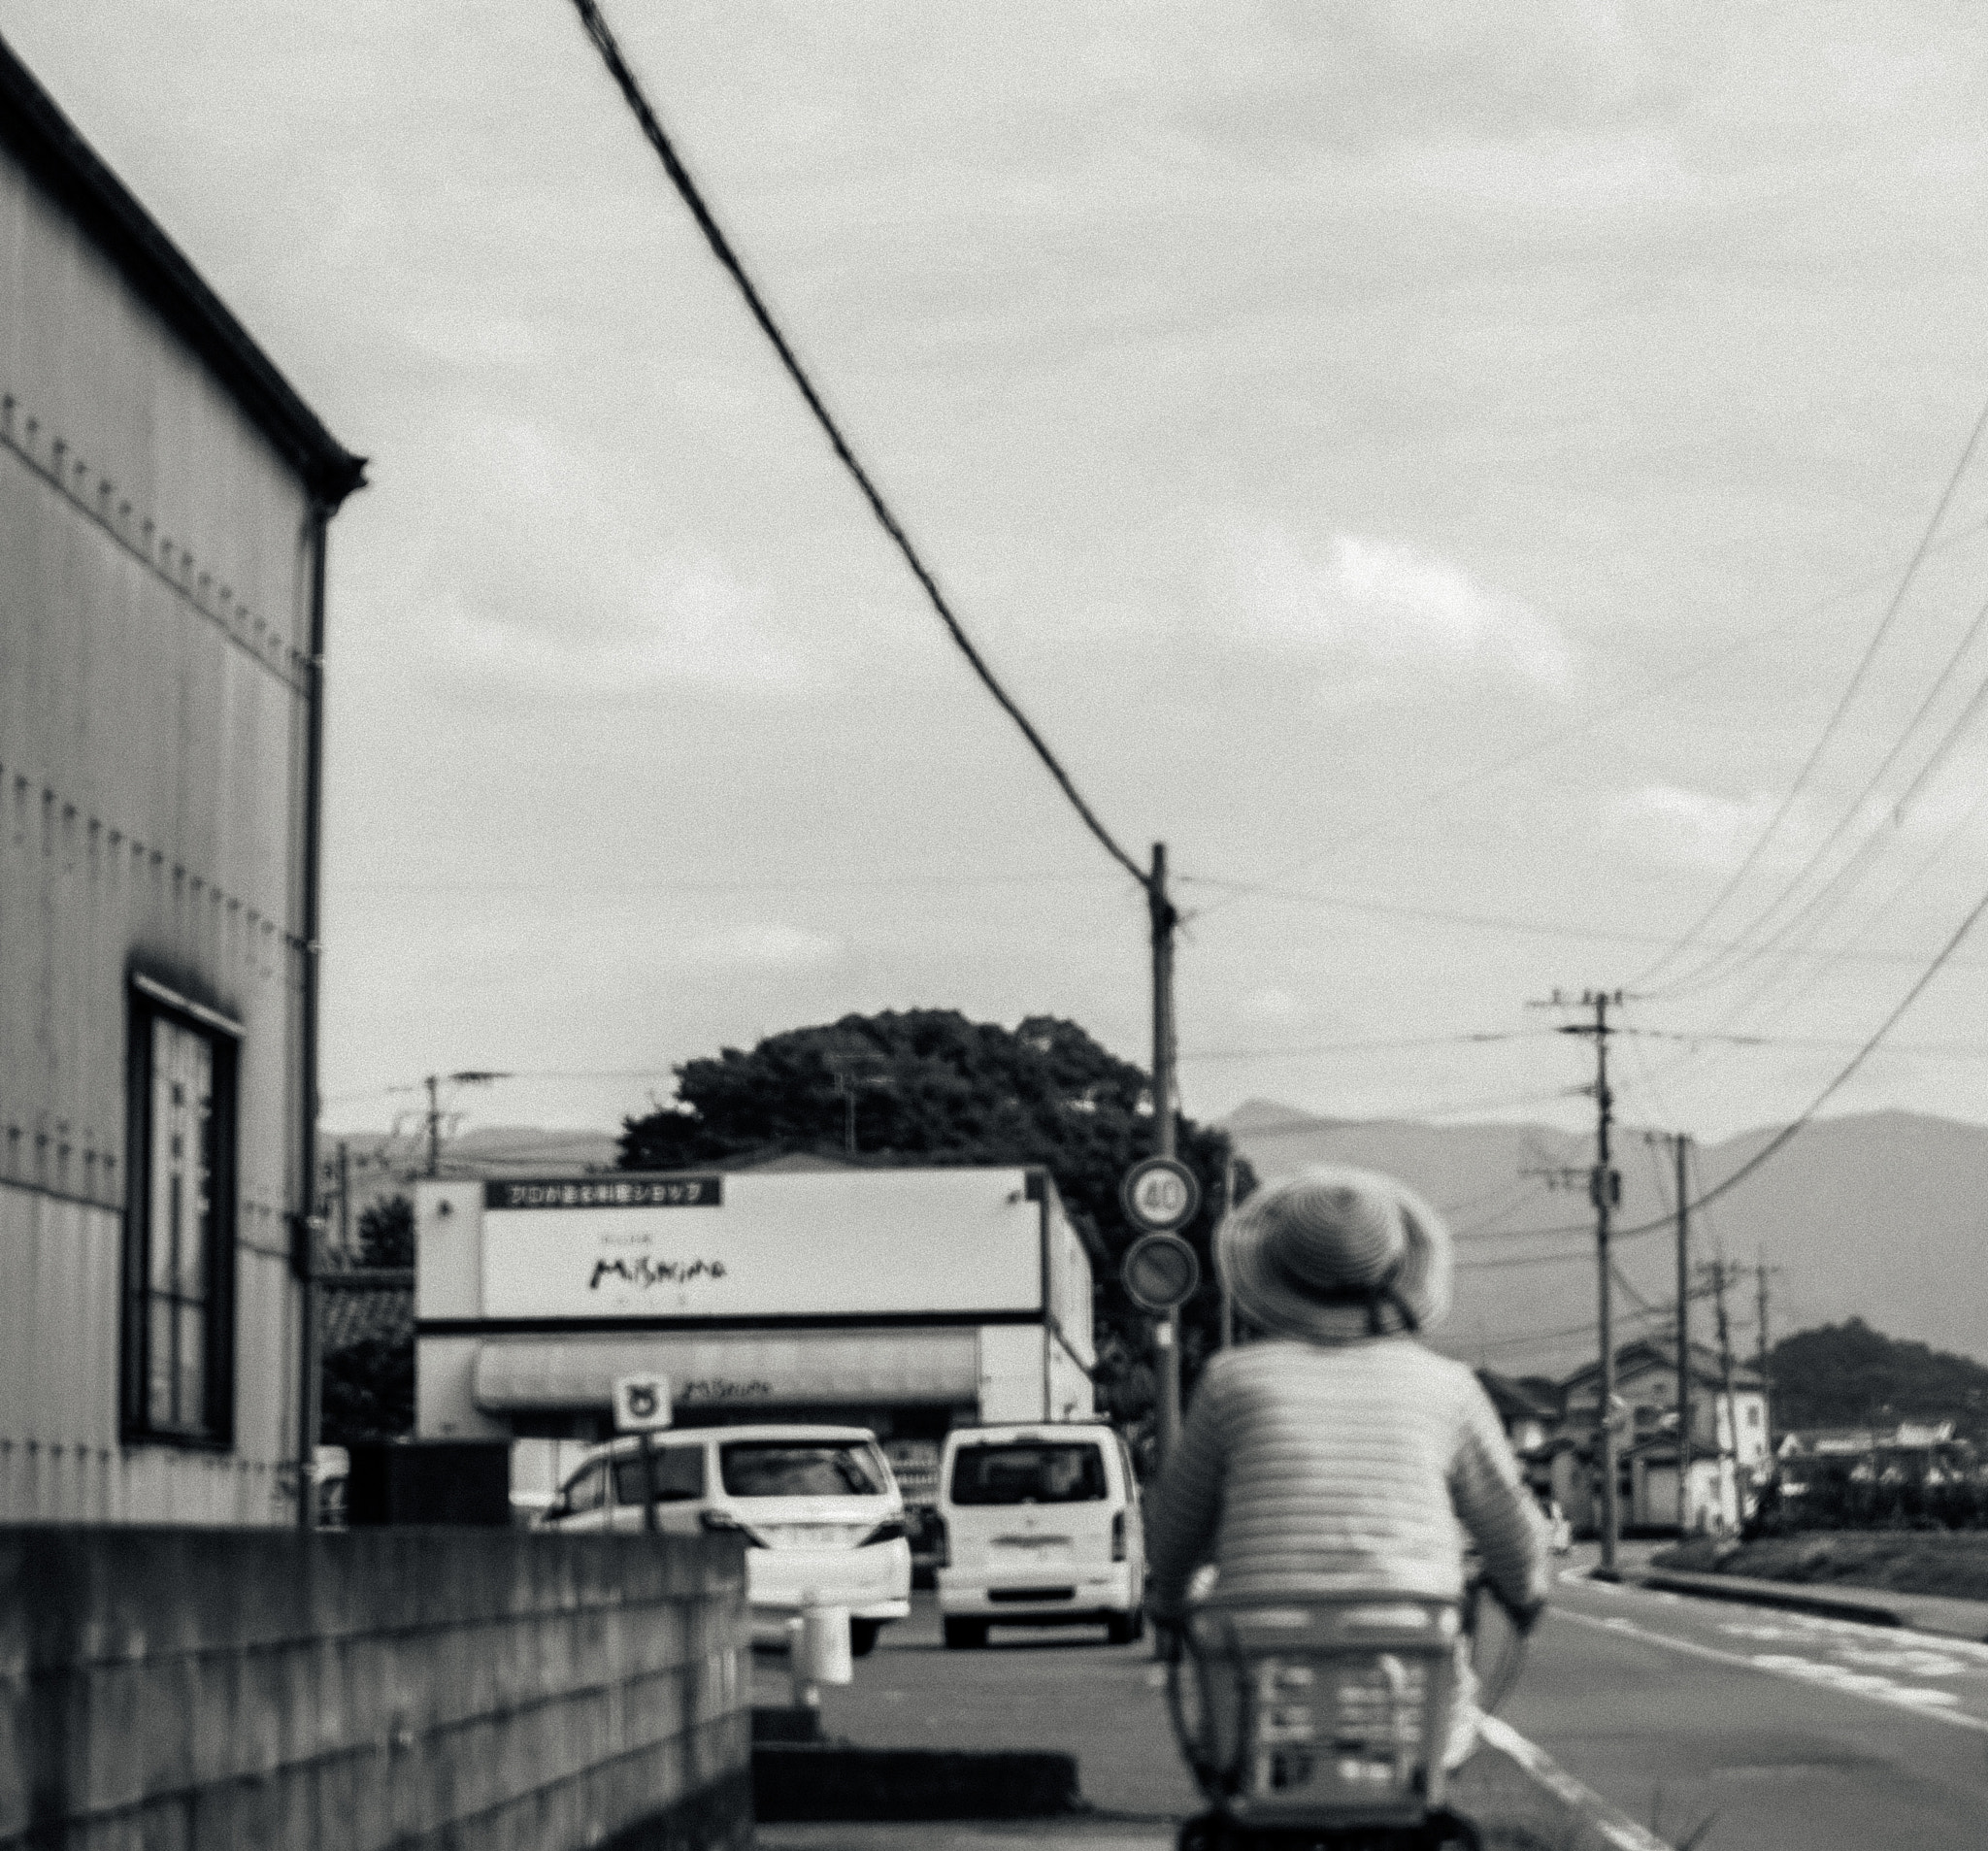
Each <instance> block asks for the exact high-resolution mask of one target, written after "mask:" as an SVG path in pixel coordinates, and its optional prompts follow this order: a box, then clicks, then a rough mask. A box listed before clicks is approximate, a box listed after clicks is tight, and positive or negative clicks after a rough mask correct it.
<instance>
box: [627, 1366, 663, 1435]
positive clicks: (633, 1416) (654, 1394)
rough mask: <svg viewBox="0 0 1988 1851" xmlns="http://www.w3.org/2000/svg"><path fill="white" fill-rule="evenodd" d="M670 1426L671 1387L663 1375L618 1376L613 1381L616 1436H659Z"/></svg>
mask: <svg viewBox="0 0 1988 1851" xmlns="http://www.w3.org/2000/svg"><path fill="white" fill-rule="evenodd" d="M669 1424H670V1384H669V1381H668V1380H667V1378H665V1377H664V1376H661V1375H617V1376H615V1378H614V1431H615V1432H616V1433H617V1434H654V1433H660V1432H661V1431H662V1430H663V1429H664V1428H665V1427H667V1426H668V1425H669Z"/></svg>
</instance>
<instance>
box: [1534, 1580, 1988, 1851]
mask: <svg viewBox="0 0 1988 1851" xmlns="http://www.w3.org/2000/svg"><path fill="white" fill-rule="evenodd" d="M1504 1716H1505V1718H1506V1720H1508V1722H1510V1723H1511V1724H1512V1725H1513V1726H1514V1727H1515V1728H1516V1729H1517V1730H1519V1731H1520V1732H1521V1733H1522V1734H1523V1735H1527V1736H1529V1737H1530V1738H1531V1739H1533V1740H1534V1741H1536V1742H1538V1743H1540V1744H1541V1746H1542V1747H1543V1748H1544V1749H1545V1750H1546V1751H1547V1752H1548V1753H1549V1754H1550V1755H1552V1756H1553V1758H1554V1759H1555V1760H1556V1761H1557V1762H1558V1763H1559V1764H1560V1765H1561V1766H1562V1767H1563V1768H1566V1769H1567V1770H1568V1771H1569V1772H1571V1773H1573V1774H1574V1776H1575V1777H1576V1778H1578V1779H1579V1780H1581V1781H1583V1782H1585V1783H1586V1784H1587V1785H1588V1786H1589V1787H1591V1788H1593V1789H1595V1790H1596V1791H1598V1792H1599V1793H1601V1794H1602V1795H1604V1796H1605V1797H1606V1798H1607V1799H1608V1800H1610V1801H1613V1802H1614V1803H1615V1804H1616V1805H1617V1806H1619V1807H1620V1808H1621V1809H1622V1810H1623V1811H1625V1812H1627V1813H1628V1814H1629V1815H1630V1816H1631V1817H1633V1818H1635V1819H1637V1820H1640V1822H1641V1823H1642V1824H1644V1825H1645V1826H1649V1827H1651V1828H1652V1829H1653V1830H1654V1831H1655V1832H1656V1834H1658V1835H1659V1836H1660V1837H1663V1838H1666V1839H1669V1840H1671V1841H1673V1842H1679V1843H1681V1842H1683V1841H1684V1840H1685V1839H1687V1838H1688V1837H1689V1835H1690V1834H1691V1833H1692V1832H1693V1831H1694V1830H1696V1829H1697V1828H1699V1827H1700V1826H1701V1825H1703V1824H1704V1822H1706V1820H1710V1821H1711V1823H1710V1825H1709V1826H1708V1827H1707V1828H1706V1831H1705V1834H1704V1836H1703V1837H1702V1838H1701V1839H1700V1840H1699V1844H1700V1851H1873V1848H1875V1847H1893V1846H1897V1847H1910V1848H1911V1851H1979V1847H1980V1846H1982V1845H1984V1844H1988V1645H1981V1644H1975V1643H1972V1642H1970V1641H1967V1640H1960V1639H1952V1638H1940V1637H1934V1636H1928V1635H1924V1634H1915V1633H1912V1632H1909V1631H1906V1630H1903V1629H1899V1628H1892V1627H1878V1626H1868V1625H1861V1624H1855V1623H1851V1622H1848V1621H1844V1620H1840V1619H1827V1618H1822V1617H1813V1616H1809V1615H1806V1614H1800V1613H1789V1612H1782V1611H1776V1610H1773V1609H1769V1608H1764V1607H1753V1606H1746V1605H1741V1604H1736V1603H1728V1602H1724V1601H1716V1602H1715V1601H1705V1600H1699V1599H1695V1598H1692V1597H1690V1596H1686V1595H1680V1594H1672V1593H1660V1592H1655V1591H1651V1590H1647V1589H1643V1588H1638V1587H1630V1586H1609V1585H1607V1584H1604V1583H1600V1582H1591V1581H1587V1580H1585V1579H1584V1578H1582V1574H1581V1568H1580V1565H1579V1563H1578V1562H1576V1564H1575V1566H1574V1569H1572V1570H1570V1571H1569V1572H1567V1573H1565V1574H1563V1576H1562V1579H1561V1585H1560V1586H1559V1587H1558V1588H1557V1589H1556V1590H1555V1594H1554V1604H1553V1607H1552V1609H1551V1610H1550V1611H1549V1613H1548V1615H1547V1617H1546V1619H1545V1621H1544V1622H1543V1623H1542V1625H1541V1628H1540V1630H1539V1632H1538V1633H1537V1634H1536V1635H1535V1636H1534V1638H1533V1645H1532V1654H1531V1659H1530V1662H1529V1664H1528V1666H1527V1669H1526V1673H1525V1676H1524V1678H1523V1679H1522V1680H1521V1682H1520V1684H1519V1686H1518V1688H1517V1690H1516V1691H1515V1692H1514V1693H1513V1694H1512V1697H1511V1698H1510V1700H1509V1701H1508V1702H1507V1704H1506V1705H1505V1709H1504Z"/></svg>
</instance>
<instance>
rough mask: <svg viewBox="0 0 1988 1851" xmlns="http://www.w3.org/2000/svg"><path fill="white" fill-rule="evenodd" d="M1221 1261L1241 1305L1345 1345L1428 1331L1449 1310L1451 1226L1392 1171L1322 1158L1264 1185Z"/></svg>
mask: <svg viewBox="0 0 1988 1851" xmlns="http://www.w3.org/2000/svg"><path fill="white" fill-rule="evenodd" d="M1215 1262H1216V1265H1217V1266H1218V1268H1219V1269H1220V1271H1221V1274H1222V1278H1223V1281H1224V1283H1225V1284H1226V1285H1227V1286H1228V1288H1229V1294H1230V1297H1231V1299H1232V1300H1233V1301H1234V1303H1235V1306H1236V1309H1237V1312H1238V1313H1239V1315H1241V1316H1242V1317H1243V1318H1245V1319H1246V1320H1247V1321H1248V1322H1249V1323H1251V1324H1253V1325H1255V1326H1256V1327H1257V1328H1258V1329H1259V1330H1262V1331H1264V1332H1267V1333H1270V1334H1273V1335H1276V1336H1279V1337H1302V1338H1308V1339H1310V1340H1311V1341H1313V1342H1319V1343H1343V1342H1348V1341H1351V1340H1353V1339H1359V1338H1363V1337H1383V1336H1389V1335H1392V1334H1394V1333H1397V1332H1403V1331H1426V1330H1429V1329H1430V1328H1431V1327H1433V1326H1434V1325H1436V1324H1438V1323H1440V1322H1441V1320H1442V1318H1443V1316H1444V1315H1445V1314H1446V1313H1447V1311H1448V1310H1449V1288H1450V1251H1449V1230H1448V1229H1447V1228H1445V1227H1444V1226H1443V1225H1442V1217H1441V1215H1439V1214H1438V1213H1437V1212H1436V1210H1435V1209H1434V1208H1432V1207H1430V1206H1429V1205H1428V1204H1427V1203H1426V1202H1424V1201H1423V1200H1422V1199H1421V1198H1420V1197H1419V1196H1417V1195H1416V1194H1414V1192H1413V1191H1412V1190H1409V1189H1408V1188H1405V1187H1404V1186H1403V1185H1402V1184H1401V1183H1399V1182H1397V1181H1396V1180H1395V1179H1394V1178H1393V1177H1392V1176H1383V1175H1379V1174H1376V1173H1375V1172H1373V1171H1371V1170H1345V1169H1341V1168H1338V1167H1337V1166H1332V1167H1327V1166H1323V1165H1321V1166H1320V1167H1318V1168H1316V1169H1312V1170H1307V1171H1303V1172H1301V1173H1299V1174H1297V1175H1295V1176H1287V1177H1285V1178H1284V1179H1283V1180H1281V1181H1279V1182H1274V1183H1271V1184H1269V1185H1268V1186H1267V1187H1265V1188H1262V1189H1259V1190H1258V1191H1257V1192H1256V1193H1255V1194H1254V1195H1253V1196H1251V1197H1250V1198H1249V1200H1248V1201H1247V1202H1245V1203H1243V1206H1241V1207H1240V1208H1238V1209H1237V1210H1236V1212H1235V1213H1234V1214H1232V1215H1231V1216H1229V1218H1228V1219H1227V1220H1226V1221H1225V1222H1223V1224H1222V1228H1221V1234H1220V1237H1219V1239H1218V1240H1217V1241H1216V1243H1215Z"/></svg>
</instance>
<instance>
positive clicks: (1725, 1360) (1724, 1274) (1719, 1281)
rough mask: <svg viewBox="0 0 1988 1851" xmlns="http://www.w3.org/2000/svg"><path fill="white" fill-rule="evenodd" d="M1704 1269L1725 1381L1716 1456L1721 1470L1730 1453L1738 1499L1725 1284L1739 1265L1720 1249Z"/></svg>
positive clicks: (1736, 1423) (1715, 1424)
mask: <svg viewBox="0 0 1988 1851" xmlns="http://www.w3.org/2000/svg"><path fill="white" fill-rule="evenodd" d="M1705 1270H1706V1272H1707V1273H1710V1274H1711V1281H1712V1304H1713V1306H1715V1307H1716V1309H1717V1312H1718V1319H1719V1372H1720V1374H1721V1375H1722V1376H1723V1377H1724V1381H1725V1396H1726V1438H1724V1439H1723V1440H1721V1441H1720V1443H1719V1460H1720V1465H1721V1468H1722V1471H1723V1467H1724V1463H1725V1460H1726V1458H1727V1457H1728V1456H1729V1454H1730V1456H1731V1458H1732V1461H1733V1496H1734V1499H1735V1501H1736V1502H1737V1500H1738V1499H1739V1403H1738V1402H1737V1401H1736V1400H1735V1399H1734V1393H1733V1334H1732V1328H1731V1326H1730V1325H1729V1324H1728V1323H1727V1321H1726V1287H1727V1286H1728V1285H1729V1284H1731V1283H1732V1282H1733V1281H1734V1280H1735V1279H1736V1278H1737V1277H1738V1276H1739V1267H1738V1266H1737V1265H1731V1264H1728V1262H1727V1259H1726V1256H1725V1255H1724V1254H1723V1253H1722V1254H1720V1255H1719V1257H1718V1258H1717V1259H1715V1260H1712V1261H1710V1262H1708V1263H1707V1265H1706V1269H1705ZM1712 1431H1713V1433H1714V1435H1715V1436H1716V1434H1717V1432H1718V1422H1717V1421H1716V1420H1714V1421H1713V1422H1712Z"/></svg>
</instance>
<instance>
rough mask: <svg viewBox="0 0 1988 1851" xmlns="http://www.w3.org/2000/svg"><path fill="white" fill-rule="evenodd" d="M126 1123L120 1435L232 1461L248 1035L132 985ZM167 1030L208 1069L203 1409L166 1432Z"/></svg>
mask: <svg viewBox="0 0 1988 1851" xmlns="http://www.w3.org/2000/svg"><path fill="white" fill-rule="evenodd" d="M126 1021H127V1038H128V1039H127V1041H126V1043H125V1046H126V1061H125V1072H126V1123H127V1125H128V1128H129V1131H128V1140H129V1141H128V1143H127V1146H126V1151H127V1155H126V1160H125V1166H124V1184H125V1209H124V1254H123V1294H122V1301H123V1302H122V1305H121V1306H120V1323H121V1327H122V1328H121V1334H120V1335H121V1342H120V1349H121V1368H120V1375H121V1381H120V1385H119V1396H118V1400H119V1404H120V1405H119V1416H120V1418H119V1423H118V1424H119V1428H120V1432H121V1434H122V1437H123V1438H124V1439H125V1440H126V1441H130V1442H137V1443H142V1444H145V1445H154V1446H177V1447H182V1448H186V1449H189V1450H193V1451H206V1452H226V1451H230V1450H232V1448H233V1446H234V1443H235V1306H236V1296H237V1294H236V1269H237V1265H238V1256H237V1245H238V1240H239V1218H240V1188H239V1184H238V1181H237V1165H238V1159H239V1151H240V1119H239V1112H240V1097H241V1093H240V1077H241V1043H242V1034H241V1030H240V1028H239V1027H238V1026H237V1025H235V1024H233V1023H231V1022H229V1021H228V1020H227V1018H226V1017H224V1016H222V1015H220V1014H218V1013H217V1012H215V1011H214V1010H211V1009H206V1008H201V1007H200V1006H199V1005H198V1004H195V1003H192V1002H190V1001H189V1000H187V999H183V998H180V997H178V996H176V995H175V993H174V992H172V991H170V990H168V989H166V988H165V986H164V985H162V984H159V983H156V982H153V981H151V980H149V979H147V978H144V977H140V976H134V977H133V979H132V982H131V986H130V992H129V1001H128V1008H127V1011H126ZM160 1021H163V1022H166V1023H168V1024H170V1025H171V1026H172V1027H173V1028H174V1029H177V1030H178V1031H180V1032H181V1033H182V1034H188V1035H193V1036H196V1037H198V1038H199V1039H200V1040H201V1041H204V1042H206V1044H207V1048H208V1055H209V1068H210V1081H209V1084H210V1098H211V1101H212V1104H211V1107H210V1112H209V1140H208V1143H209V1147H208V1150H207V1152H206V1161H207V1165H208V1215H207V1226H206V1228H205V1229H204V1230H203V1239H204V1240H205V1244H206V1250H205V1255H204V1258H205V1268H206V1273H205V1276H206V1280H207V1284H208V1292H207V1296H206V1308H205V1322H204V1337H205V1355H204V1356H203V1358H202V1406H201V1411H200V1417H199V1420H198V1423H197V1424H193V1423H188V1424H186V1425H178V1426H176V1425H168V1424H165V1423H162V1422H159V1421H157V1420H155V1419H154V1418H153V1417H152V1412H151V1407H150V1386H149V1385H150V1361H151V1357H150V1344H151V1334H152V1321H151V1310H152V1306H153V1304H154V1301H155V1300H156V1299H158V1298H159V1297H161V1296H164V1295H162V1294H160V1293H158V1292H157V1291H156V1290H155V1288H154V1286H153V1284H152V1274H151V1258H152V1240H153V1235H154V1232H155V1231H154V1230H153V1229H152V1227H151V1225H150V1220H151V1181H152V1164H153V1156H154V1152H153V1146H152V1134H153V1125H152V1078H153V1074H152V1045H153V1035H152V1025H153V1024H154V1023H155V1022H160Z"/></svg>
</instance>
